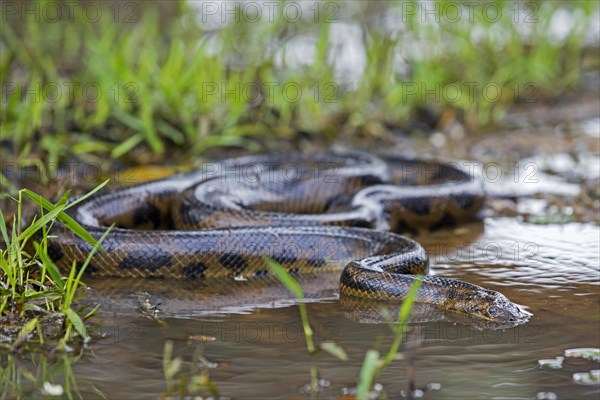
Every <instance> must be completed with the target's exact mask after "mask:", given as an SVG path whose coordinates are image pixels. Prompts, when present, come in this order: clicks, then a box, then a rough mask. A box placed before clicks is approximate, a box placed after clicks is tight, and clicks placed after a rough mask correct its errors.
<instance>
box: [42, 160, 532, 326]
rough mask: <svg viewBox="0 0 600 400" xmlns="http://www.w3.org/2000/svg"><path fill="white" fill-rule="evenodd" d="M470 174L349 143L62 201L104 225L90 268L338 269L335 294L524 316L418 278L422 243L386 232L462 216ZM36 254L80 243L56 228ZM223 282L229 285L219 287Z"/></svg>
mask: <svg viewBox="0 0 600 400" xmlns="http://www.w3.org/2000/svg"><path fill="white" fill-rule="evenodd" d="M484 199H485V194H484V191H483V186H482V182H481V181H480V180H478V179H476V178H474V177H473V176H472V175H470V174H468V173H466V172H464V171H462V170H461V169H459V168H456V167H454V166H452V165H450V164H444V163H439V162H434V161H422V160H407V159H403V158H400V157H386V158H384V159H382V158H379V157H376V156H373V155H370V154H367V153H363V152H358V151H346V152H337V153H336V152H322V153H313V154H303V153H291V154H289V153H288V154H268V155H262V156H247V157H240V158H234V159H229V160H224V161H220V162H216V163H210V164H205V165H204V166H203V167H202V168H201V169H199V170H197V171H195V172H191V173H187V174H180V175H176V176H174V177H171V178H166V179H162V180H158V181H153V182H148V183H143V184H140V185H136V186H133V187H129V188H124V189H119V190H116V191H113V192H110V193H107V194H102V195H99V196H94V197H91V198H89V199H86V200H85V201H83V202H81V203H80V204H79V205H77V206H76V207H73V208H72V209H70V210H71V211H70V212H71V215H72V216H73V217H74V218H75V219H76V220H77V221H78V222H79V223H80V224H82V226H83V227H84V228H86V229H87V230H88V232H89V233H90V234H91V235H92V236H93V237H94V238H96V239H99V238H100V237H101V235H102V234H103V233H104V232H105V230H106V227H107V226H110V225H111V224H114V225H115V227H114V228H113V229H112V230H111V232H110V233H109V234H108V236H107V237H106V238H105V239H104V241H103V242H102V248H103V249H104V251H100V252H98V253H96V254H95V255H94V256H93V258H92V259H91V262H90V264H89V265H88V271H91V272H92V273H94V274H96V275H100V276H115V277H154V278H176V279H187V280H206V279H208V278H213V277H222V278H223V280H222V281H223V282H227V281H228V279H229V280H234V279H248V278H255V277H262V276H267V275H270V271H269V268H268V267H267V265H266V263H265V259H264V258H265V256H268V257H270V258H272V259H273V260H275V261H277V262H279V263H280V264H281V265H283V266H284V267H285V268H286V269H287V271H289V272H290V273H292V274H296V273H300V272H307V273H316V272H319V271H324V270H339V269H342V273H341V277H340V293H341V295H343V296H353V297H367V298H369V299H375V300H394V299H395V300H398V299H399V300H401V299H403V298H404V297H405V296H406V295H407V293H408V291H409V289H410V287H411V285H412V283H413V282H414V280H415V279H421V281H422V285H421V287H420V289H419V291H418V293H417V296H416V301H417V302H422V303H428V304H433V305H435V306H439V307H440V308H442V309H447V310H454V311H460V312H464V313H467V314H469V315H471V316H476V317H480V318H483V319H486V320H498V321H522V320H526V318H527V313H525V312H523V311H521V310H520V309H519V307H517V306H516V305H515V304H513V303H512V302H511V301H509V300H508V299H507V298H506V297H505V296H504V295H502V294H501V293H498V292H495V291H491V290H488V289H484V288H482V287H479V286H476V285H473V284H470V283H466V282H462V281H458V280H454V279H446V278H441V277H437V276H432V275H428V270H429V262H428V257H427V254H426V252H425V250H424V249H423V248H422V247H421V245H419V243H417V242H416V241H414V240H412V239H410V238H408V237H405V236H402V235H400V234H398V232H400V233H401V232H407V231H409V232H412V231H416V230H419V229H434V228H436V227H439V226H443V225H448V224H456V223H460V222H462V221H465V220H468V219H469V218H472V217H473V216H474V215H476V214H477V212H478V211H479V210H480V209H481V207H482V205H483V203H484ZM55 229H58V231H54V232H55V234H54V235H53V236H52V237H51V238H50V240H49V242H48V248H47V251H48V255H49V256H50V257H51V259H52V260H53V261H54V262H56V264H57V265H59V266H60V267H62V268H68V267H70V266H71V265H72V263H73V262H75V263H76V264H77V265H82V264H83V262H84V261H85V259H86V257H87V255H88V253H89V252H90V251H91V250H92V246H90V245H89V244H88V243H87V242H86V241H84V240H83V239H81V238H80V237H78V236H77V235H75V234H73V233H72V232H71V231H69V230H68V229H66V228H64V227H62V226H61V225H60V224H57V226H55ZM228 284H232V282H230V283H228Z"/></svg>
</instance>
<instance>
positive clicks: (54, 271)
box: [35, 243, 65, 291]
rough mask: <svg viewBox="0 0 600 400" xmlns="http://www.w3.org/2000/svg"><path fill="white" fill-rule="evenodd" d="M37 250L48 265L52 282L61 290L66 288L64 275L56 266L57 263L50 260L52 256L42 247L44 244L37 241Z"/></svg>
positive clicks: (47, 268) (45, 264) (46, 265)
mask: <svg viewBox="0 0 600 400" xmlns="http://www.w3.org/2000/svg"><path fill="white" fill-rule="evenodd" d="M35 250H36V251H37V254H38V256H39V257H40V259H41V260H42V263H43V264H44V266H45V267H46V271H48V275H50V278H52V282H54V285H56V287H58V289H60V291H63V290H64V288H65V285H64V282H63V280H62V276H61V274H60V272H59V271H58V268H56V265H54V263H53V262H52V260H50V257H49V256H48V254H47V253H46V252H45V251H44V249H43V248H42V246H41V245H40V244H39V243H35Z"/></svg>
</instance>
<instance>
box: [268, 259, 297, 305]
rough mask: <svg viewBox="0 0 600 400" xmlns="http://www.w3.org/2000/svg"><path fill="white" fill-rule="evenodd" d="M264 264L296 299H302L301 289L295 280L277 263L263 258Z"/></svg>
mask: <svg viewBox="0 0 600 400" xmlns="http://www.w3.org/2000/svg"><path fill="white" fill-rule="evenodd" d="M265 262H266V263H267V265H268V266H269V268H270V269H271V271H273V273H274V274H275V276H276V277H277V279H279V280H280V281H281V283H283V285H284V286H285V287H286V288H287V289H288V290H289V291H290V292H292V293H293V294H294V296H296V297H297V298H298V299H303V298H304V293H303V292H302V288H301V287H300V285H299V284H298V282H296V280H295V279H294V278H293V277H292V276H291V275H290V274H289V273H288V272H287V271H286V270H285V269H284V268H283V267H282V266H281V264H279V263H278V262H276V261H274V260H272V259H271V258H268V257H265Z"/></svg>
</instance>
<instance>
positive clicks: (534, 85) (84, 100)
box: [0, 1, 599, 169]
mask: <svg viewBox="0 0 600 400" xmlns="http://www.w3.org/2000/svg"><path fill="white" fill-rule="evenodd" d="M467 3H468V2H467ZM69 4H71V6H70V7H71V9H69V8H67V7H66V6H64V3H62V2H48V1H31V2H4V3H3V4H2V22H3V24H2V36H1V39H0V50H1V52H2V61H1V64H0V80H1V81H2V103H1V115H0V118H1V129H0V131H1V138H0V139H1V144H2V160H5V162H6V160H10V161H11V162H18V163H21V164H36V165H45V166H46V167H47V166H49V168H51V169H52V168H56V166H57V165H59V164H60V163H61V162H64V161H65V160H69V159H72V158H76V159H78V160H83V161H85V162H113V161H117V160H126V161H129V162H136V163H139V162H161V161H163V160H170V161H173V159H174V158H180V159H185V158H186V157H187V158H189V157H194V156H198V155H206V154H207V151H208V150H209V149H212V148H215V147H223V146H236V147H243V148H245V149H247V150H249V151H258V150H261V149H265V148H267V149H276V148H277V146H278V143H281V142H283V141H288V142H292V143H295V146H298V147H302V143H307V142H311V143H323V145H325V144H327V143H330V142H331V141H333V140H335V139H340V138H344V137H356V136H357V135H362V136H364V137H365V138H369V137H373V136H378V135H379V136H381V135H386V134H387V133H388V132H390V131H400V132H403V133H410V131H411V130H412V129H416V128H415V127H417V128H419V127H422V126H425V127H426V128H435V127H436V126H437V127H438V128H439V127H440V125H441V124H442V120H443V118H444V116H447V115H451V116H452V118H455V119H457V120H458V121H460V122H461V123H462V124H463V125H464V126H465V129H466V130H467V132H470V133H474V134H475V133H476V131H477V130H478V129H481V128H483V127H486V126H488V125H490V124H493V123H495V122H497V121H498V120H499V119H501V118H502V116H503V115H504V114H505V112H506V111H507V110H508V108H509V107H511V106H513V105H514V104H516V103H522V104H528V103H540V102H544V101H551V100H552V99H556V98H559V97H560V96H562V95H563V94H564V93H565V92H567V91H576V90H578V88H579V87H580V85H581V82H582V81H581V77H582V74H583V73H584V72H585V71H589V70H597V69H598V67H599V62H598V37H597V36H598V27H597V25H598V24H599V20H598V3H597V2H595V1H572V2H561V1H548V2H514V1H498V2H486V3H483V4H485V7H484V6H481V5H479V6H475V5H474V4H480V3H473V4H472V7H471V11H469V7H467V8H463V9H462V11H461V14H460V15H459V14H457V12H458V10H459V9H458V8H457V5H458V4H462V3H456V2H448V1H440V2H430V3H426V2H358V1H351V2H331V1H322V2H312V1H311V2H309V1H304V2H279V3H278V4H277V5H276V6H273V4H272V3H270V4H271V6H270V7H271V9H265V7H262V10H260V11H259V13H258V14H257V8H256V7H254V6H253V4H258V5H261V4H263V3H260V2H254V3H252V2H245V3H244V2H231V3H223V2H209V1H204V2H200V1H170V2H167V1H162V2H161V1H152V2H133V1H124V2H91V1H88V2H81V3H77V4H76V5H75V6H73V3H69ZM265 4H266V3H265ZM263 5H264V4H263ZM486 7H487V8H486ZM484 8H485V10H484ZM426 10H434V13H433V14H432V13H427V11H426ZM59 14H60V15H59ZM298 16H299V17H298ZM297 17H298V18H297ZM423 124H424V125H423ZM442 128H443V127H442ZM419 129H420V128H419Z"/></svg>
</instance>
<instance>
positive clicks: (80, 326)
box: [63, 308, 89, 340]
mask: <svg viewBox="0 0 600 400" xmlns="http://www.w3.org/2000/svg"><path fill="white" fill-rule="evenodd" d="M63 312H64V313H65V316H66V317H67V319H68V320H69V322H70V323H71V325H73V327H74V328H75V330H76V331H77V333H79V335H80V336H81V337H82V338H83V339H84V340H85V339H88V338H89V335H88V333H87V329H86V327H85V324H84V323H83V321H82V320H81V318H80V317H79V315H78V314H77V313H76V312H75V311H73V309H72V308H67V309H66V310H63Z"/></svg>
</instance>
